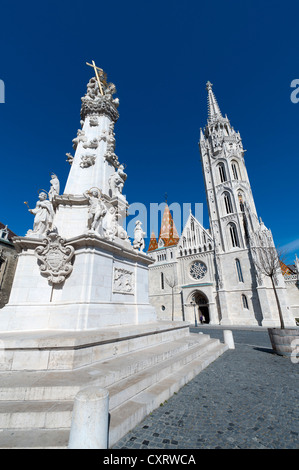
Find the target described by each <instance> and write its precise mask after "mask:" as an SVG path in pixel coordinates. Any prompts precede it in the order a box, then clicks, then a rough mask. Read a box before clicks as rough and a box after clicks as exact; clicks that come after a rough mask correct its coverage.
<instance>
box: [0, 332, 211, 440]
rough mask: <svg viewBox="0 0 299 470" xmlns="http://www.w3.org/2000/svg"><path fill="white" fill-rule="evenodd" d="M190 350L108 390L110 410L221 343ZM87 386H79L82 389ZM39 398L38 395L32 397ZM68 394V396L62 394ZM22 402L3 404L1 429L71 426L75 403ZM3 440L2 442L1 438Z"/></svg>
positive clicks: (191, 344) (201, 344)
mask: <svg viewBox="0 0 299 470" xmlns="http://www.w3.org/2000/svg"><path fill="white" fill-rule="evenodd" d="M188 343H189V348H188V350H186V351H183V352H180V354H179V355H177V356H175V357H173V356H171V357H170V359H168V360H165V361H164V362H163V363H162V364H161V365H160V366H159V368H157V366H152V367H150V368H147V369H145V370H142V371H141V372H139V373H137V374H134V375H133V376H130V377H128V378H125V379H124V380H121V381H120V382H117V383H116V384H113V385H111V386H110V387H108V391H109V397H110V398H109V406H110V410H112V409H113V408H115V407H116V406H119V405H120V404H122V403H124V402H125V401H127V400H129V399H131V398H132V397H133V396H134V395H136V394H138V393H140V392H141V391H143V390H145V389H146V388H147V387H150V386H151V385H153V384H154V383H156V382H157V381H159V380H161V379H162V378H164V377H165V376H167V375H169V374H171V373H173V372H174V371H175V370H177V369H178V368H181V367H183V366H184V365H185V364H187V363H189V362H190V361H192V360H194V358H196V357H198V356H199V355H200V354H203V353H204V352H205V351H207V350H208V349H210V348H211V347H213V345H214V344H218V340H207V341H204V342H203V341H199V342H198V341H196V342H193V341H189V342H188ZM83 386H84V384H81V385H80V387H79V386H78V390H79V389H80V388H82V387H83ZM32 395H33V396H35V397H36V395H34V394H32ZM61 395H64V396H65V394H63V393H62V394H61ZM61 400H62V398H60V400H59V401H49V400H45V399H43V400H36V399H35V400H22V401H20V400H18V401H11V400H10V401H3V400H2V401H1V402H0V404H1V407H0V428H4V429H5V428H14V429H18V428H24V427H26V428H31V427H32V428H53V427H56V428H64V427H69V426H70V424H71V415H72V409H73V400H70V401H67V400H64V401H61ZM0 440H1V439H0Z"/></svg>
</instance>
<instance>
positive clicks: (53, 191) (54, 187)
mask: <svg viewBox="0 0 299 470" xmlns="http://www.w3.org/2000/svg"><path fill="white" fill-rule="evenodd" d="M50 184H51V188H50V191H49V200H50V201H51V202H52V201H53V199H54V196H56V195H57V196H58V195H59V191H60V183H59V179H58V178H57V176H56V175H55V173H52V175H51V180H50Z"/></svg>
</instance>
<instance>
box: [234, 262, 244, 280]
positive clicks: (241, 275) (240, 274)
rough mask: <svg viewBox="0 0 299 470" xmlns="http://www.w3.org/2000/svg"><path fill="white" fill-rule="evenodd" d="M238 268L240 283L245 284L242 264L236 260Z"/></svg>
mask: <svg viewBox="0 0 299 470" xmlns="http://www.w3.org/2000/svg"><path fill="white" fill-rule="evenodd" d="M236 268H237V273H238V279H239V282H244V279H243V273H242V268H241V263H240V260H239V259H236Z"/></svg>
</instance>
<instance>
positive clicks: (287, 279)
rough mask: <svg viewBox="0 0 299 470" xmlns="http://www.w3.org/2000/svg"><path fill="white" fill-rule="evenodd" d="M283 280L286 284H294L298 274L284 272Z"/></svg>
mask: <svg viewBox="0 0 299 470" xmlns="http://www.w3.org/2000/svg"><path fill="white" fill-rule="evenodd" d="M284 280H285V282H287V283H288V284H296V282H297V281H298V276H297V274H285V275H284Z"/></svg>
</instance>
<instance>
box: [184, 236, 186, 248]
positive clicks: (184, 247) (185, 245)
mask: <svg viewBox="0 0 299 470" xmlns="http://www.w3.org/2000/svg"><path fill="white" fill-rule="evenodd" d="M185 246H186V238H185V237H183V247H184V248H185Z"/></svg>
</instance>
